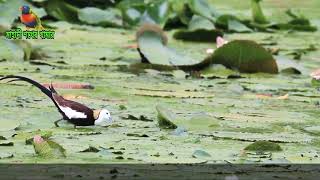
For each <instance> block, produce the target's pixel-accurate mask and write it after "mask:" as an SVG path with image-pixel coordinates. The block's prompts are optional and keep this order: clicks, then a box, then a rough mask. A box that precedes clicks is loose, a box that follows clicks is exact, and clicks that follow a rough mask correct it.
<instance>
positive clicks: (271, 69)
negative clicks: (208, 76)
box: [209, 40, 278, 73]
mask: <svg viewBox="0 0 320 180" xmlns="http://www.w3.org/2000/svg"><path fill="white" fill-rule="evenodd" d="M209 58H210V59H211V61H212V63H214V64H222V65H225V66H226V67H228V68H236V69H238V70H239V71H240V72H247V73H256V72H265V73H278V66H277V63H276V60H275V59H274V58H273V57H272V55H271V54H270V53H269V52H268V51H267V50H266V49H264V48H263V47H262V46H260V45H258V44H257V43H255V42H254V41H249V40H235V41H231V42H229V43H227V44H225V45H224V46H222V47H220V48H218V49H217V50H216V51H215V52H214V53H213V55H212V56H211V57H209Z"/></svg>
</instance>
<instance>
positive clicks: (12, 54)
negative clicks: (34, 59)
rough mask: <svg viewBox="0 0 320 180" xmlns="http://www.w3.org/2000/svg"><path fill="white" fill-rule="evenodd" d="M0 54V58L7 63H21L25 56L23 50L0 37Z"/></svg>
mask: <svg viewBox="0 0 320 180" xmlns="http://www.w3.org/2000/svg"><path fill="white" fill-rule="evenodd" d="M0 52H1V57H0V58H1V59H5V60H8V61H23V60H24V56H25V54H24V50H23V48H21V47H20V46H18V45H17V44H15V43H14V42H13V41H10V40H7V39H5V38H4V37H0Z"/></svg>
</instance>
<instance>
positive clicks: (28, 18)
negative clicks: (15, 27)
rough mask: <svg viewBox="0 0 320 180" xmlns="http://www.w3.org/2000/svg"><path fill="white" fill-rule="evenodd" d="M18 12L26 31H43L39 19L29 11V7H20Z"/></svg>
mask: <svg viewBox="0 0 320 180" xmlns="http://www.w3.org/2000/svg"><path fill="white" fill-rule="evenodd" d="M20 11H21V16H20V20H21V22H22V23H23V24H24V25H25V26H26V27H27V29H29V28H34V29H37V30H42V29H44V28H43V26H42V24H41V20H40V18H39V17H38V16H37V15H36V14H35V13H34V12H33V11H32V10H31V8H30V7H29V6H26V5H25V6H21V7H20Z"/></svg>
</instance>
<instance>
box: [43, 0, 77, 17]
mask: <svg viewBox="0 0 320 180" xmlns="http://www.w3.org/2000/svg"><path fill="white" fill-rule="evenodd" d="M44 8H45V10H46V12H47V13H48V15H50V16H52V17H54V18H56V19H58V20H62V21H68V22H78V21H79V19H78V10H79V9H78V8H77V7H75V6H73V5H71V4H69V3H67V2H65V1H60V0H50V1H45V2H44Z"/></svg>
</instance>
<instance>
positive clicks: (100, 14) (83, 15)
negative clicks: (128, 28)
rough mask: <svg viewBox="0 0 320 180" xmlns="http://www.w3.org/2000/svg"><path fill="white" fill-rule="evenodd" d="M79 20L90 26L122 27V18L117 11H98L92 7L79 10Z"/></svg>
mask: <svg viewBox="0 0 320 180" xmlns="http://www.w3.org/2000/svg"><path fill="white" fill-rule="evenodd" d="M78 16H79V19H80V20H81V21H82V22H84V23H87V24H90V25H99V26H105V27H108V26H116V27H119V26H122V17H121V14H120V11H118V10H117V9H111V8H109V9H106V10H102V9H98V8H94V7H86V8H83V9H80V10H79V13H78Z"/></svg>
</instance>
